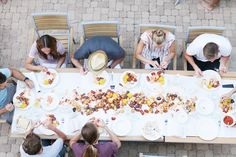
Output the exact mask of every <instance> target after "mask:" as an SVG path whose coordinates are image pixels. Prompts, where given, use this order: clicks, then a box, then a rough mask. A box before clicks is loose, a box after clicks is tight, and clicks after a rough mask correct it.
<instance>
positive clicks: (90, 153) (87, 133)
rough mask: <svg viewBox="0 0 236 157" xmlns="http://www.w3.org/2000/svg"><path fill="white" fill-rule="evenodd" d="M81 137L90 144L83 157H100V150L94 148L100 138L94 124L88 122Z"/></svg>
mask: <svg viewBox="0 0 236 157" xmlns="http://www.w3.org/2000/svg"><path fill="white" fill-rule="evenodd" d="M81 135H82V137H83V139H84V140H85V141H86V142H88V146H87V148H86V149H85V151H84V153H83V156H82V157H98V150H97V148H95V147H94V146H93V144H94V142H96V141H97V139H98V136H99V135H98V129H97V127H96V126H95V125H94V124H93V123H91V122H88V123H86V124H85V125H84V126H83V128H82V130H81Z"/></svg>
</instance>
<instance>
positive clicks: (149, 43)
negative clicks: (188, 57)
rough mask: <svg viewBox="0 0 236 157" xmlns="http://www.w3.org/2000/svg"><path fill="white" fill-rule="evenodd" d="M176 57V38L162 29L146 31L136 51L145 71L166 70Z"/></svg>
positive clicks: (136, 55)
mask: <svg viewBox="0 0 236 157" xmlns="http://www.w3.org/2000/svg"><path fill="white" fill-rule="evenodd" d="M175 55H176V50H175V36H174V35H173V34H172V33H171V32H168V31H166V30H161V29H158V30H148V31H145V32H144V33H143V34H142V35H141V37H140V41H139V43H138V46H137V48H136V51H135V57H136V58H137V59H138V60H140V61H141V63H142V65H141V67H142V68H145V69H153V68H154V69H156V68H157V69H166V68H167V67H168V65H169V63H170V62H171V60H172V59H173V58H174V56H175Z"/></svg>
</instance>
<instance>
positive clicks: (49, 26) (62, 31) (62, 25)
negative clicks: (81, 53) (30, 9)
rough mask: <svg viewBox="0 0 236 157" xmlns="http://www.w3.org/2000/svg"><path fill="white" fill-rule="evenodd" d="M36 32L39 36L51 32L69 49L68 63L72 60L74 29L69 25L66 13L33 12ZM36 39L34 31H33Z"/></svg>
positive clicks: (50, 33)
mask: <svg viewBox="0 0 236 157" xmlns="http://www.w3.org/2000/svg"><path fill="white" fill-rule="evenodd" d="M32 17H33V22H34V32H36V34H37V37H40V36H41V35H44V34H49V35H51V36H53V37H55V38H56V39H57V40H59V41H60V42H61V43H62V44H63V46H64V48H65V49H66V51H67V55H66V56H67V58H66V59H67V63H69V62H70V53H71V51H72V46H73V45H72V44H73V29H72V28H71V27H70V26H69V23H68V15H67V14H66V13H33V14H32ZM32 36H33V37H32V40H34V33H32Z"/></svg>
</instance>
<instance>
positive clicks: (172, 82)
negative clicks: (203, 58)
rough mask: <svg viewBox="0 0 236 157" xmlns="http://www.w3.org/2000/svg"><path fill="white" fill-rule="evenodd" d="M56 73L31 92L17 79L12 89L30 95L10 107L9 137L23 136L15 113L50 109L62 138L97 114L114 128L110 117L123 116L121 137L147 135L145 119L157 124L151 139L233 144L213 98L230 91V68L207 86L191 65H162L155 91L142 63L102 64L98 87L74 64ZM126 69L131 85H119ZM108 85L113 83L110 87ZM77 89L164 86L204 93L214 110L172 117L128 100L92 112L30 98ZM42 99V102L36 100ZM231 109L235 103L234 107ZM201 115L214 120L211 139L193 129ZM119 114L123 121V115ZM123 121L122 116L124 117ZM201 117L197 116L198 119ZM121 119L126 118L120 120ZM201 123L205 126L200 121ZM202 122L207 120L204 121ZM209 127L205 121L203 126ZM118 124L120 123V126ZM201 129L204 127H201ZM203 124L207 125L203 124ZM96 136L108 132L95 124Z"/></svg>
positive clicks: (235, 135) (232, 132)
mask: <svg viewBox="0 0 236 157" xmlns="http://www.w3.org/2000/svg"><path fill="white" fill-rule="evenodd" d="M56 71H57V72H58V74H59V80H58V83H57V84H56V85H55V86H54V87H53V88H43V87H40V92H37V91H36V90H35V89H31V90H30V89H27V88H26V86H25V85H24V83H23V82H21V81H18V84H17V92H16V93H19V92H21V91H22V90H25V89H27V90H29V92H30V93H31V96H32V97H33V98H32V99H33V101H31V104H30V107H27V109H21V108H17V107H16V108H15V112H14V116H13V123H12V127H11V136H12V137H23V136H24V134H25V131H22V130H21V129H19V128H17V121H18V118H19V117H25V118H27V119H30V120H32V121H37V120H42V119H43V117H45V115H47V114H54V115H55V116H56V118H57V119H58V120H59V123H60V125H59V126H58V128H59V129H61V130H62V131H63V132H65V133H66V134H67V135H68V138H71V137H72V136H73V135H74V134H75V133H76V132H77V131H80V129H81V127H82V126H83V125H84V124H85V123H86V122H87V121H88V120H89V119H90V118H91V117H96V118H101V119H103V120H104V121H105V122H106V124H107V125H108V127H109V128H110V129H112V130H116V129H119V128H117V126H116V124H117V123H116V121H119V120H120V121H122V120H124V119H125V120H127V119H128V120H129V122H130V123H128V124H129V125H130V126H122V124H119V125H120V127H129V128H130V131H129V132H128V133H126V134H125V135H121V136H119V138H120V140H121V141H148V140H147V139H146V138H144V137H143V135H142V129H143V126H144V125H145V123H147V122H150V121H153V122H154V121H155V122H157V123H158V124H159V127H160V130H161V131H160V138H158V139H155V140H154V141H155V142H174V143H222V144H223V143H224V144H226V143H227V144H235V143H236V127H226V126H225V125H224V124H223V123H222V116H223V115H224V113H223V112H222V111H221V108H220V107H219V101H220V97H221V95H222V94H224V93H226V92H228V91H230V90H231V89H230V88H222V87H221V85H222V84H236V72H228V73H226V74H224V75H223V76H221V78H222V80H221V85H220V87H219V88H217V90H208V89H205V88H202V87H201V86H200V83H199V81H200V80H201V78H197V77H195V76H194V72H193V71H179V70H175V71H172V70H166V71H165V75H164V77H165V85H163V87H162V88H161V89H160V91H156V90H155V91H152V90H151V89H150V86H148V85H147V83H146V82H145V80H146V76H147V75H148V74H149V73H150V72H151V70H143V69H106V71H107V73H108V74H109V78H108V80H107V81H108V83H107V84H106V86H102V88H101V87H99V86H98V85H94V83H93V79H92V77H93V75H92V74H87V75H81V74H80V73H79V70H78V69H75V68H65V69H64V68H61V69H56ZM126 71H132V72H134V73H135V74H137V76H138V77H137V79H138V80H137V85H136V86H134V87H132V88H125V87H124V86H123V85H122V79H123V78H122V77H123V74H124V72H126ZM22 72H23V73H24V74H25V75H26V76H27V77H29V78H32V77H34V76H35V78H36V79H35V78H34V79H33V80H34V82H35V81H38V79H39V78H40V77H39V75H40V73H34V72H30V71H27V70H25V69H22ZM111 85H114V86H115V87H112V88H111ZM75 90H76V91H77V92H78V93H79V94H83V93H85V94H86V93H89V92H90V91H91V90H93V91H99V90H100V91H106V90H112V91H115V92H117V93H125V92H127V91H128V92H130V93H132V94H134V93H143V95H145V96H147V97H148V96H152V97H154V96H155V95H156V93H158V95H160V94H162V95H165V94H166V93H168V92H171V91H174V92H176V93H180V95H182V96H183V97H184V98H185V99H188V98H189V99H190V98H193V97H197V98H203V100H204V98H207V99H210V100H211V101H212V102H214V109H213V110H214V111H212V112H211V113H209V114H204V113H200V112H199V111H198V110H197V105H198V103H196V110H195V111H193V112H190V113H187V118H188V119H187V121H186V122H184V123H181V122H180V123H179V122H177V120H176V117H175V113H174V112H173V111H167V112H160V113H157V114H154V113H144V114H141V113H140V112H134V111H133V110H131V109H130V108H129V105H127V106H125V107H124V108H123V109H122V112H121V111H120V110H119V109H117V110H108V111H107V112H104V111H103V110H98V111H95V112H93V113H92V114H89V115H86V114H84V113H81V112H77V111H74V110H73V109H72V108H71V106H70V105H67V104H64V105H62V104H59V105H57V108H55V109H53V110H47V109H45V107H44V108H42V106H41V105H39V104H37V105H36V103H35V100H37V98H39V97H42V95H52V96H56V97H57V99H58V102H61V100H62V99H65V98H70V97H71V95H72V91H75ZM42 103H43V102H42ZM234 109H235V108H234ZM204 118H206V119H210V120H212V119H213V120H215V121H216V123H217V124H218V127H217V129H218V130H217V137H216V138H214V139H211V140H205V139H202V138H200V137H199V132H201V128H199V126H201V125H198V123H199V121H200V120H199V119H201V120H203V121H204ZM125 120H124V121H125ZM125 122H126V121H125ZM200 122H202V121H200ZM126 124H127V123H126ZM203 127H206V126H203ZM207 127H208V126H207ZM209 127H210V126H209ZM121 130H122V129H121ZM203 130H204V129H203ZM205 130H207V129H205ZM35 133H37V134H39V135H40V136H41V137H42V138H48V139H54V138H56V137H57V136H56V135H55V134H53V133H51V132H50V131H48V130H47V129H45V128H43V126H41V128H40V129H39V128H38V129H35ZM100 133H101V136H100V139H101V140H109V136H108V134H107V133H106V132H105V131H104V130H102V129H101V130H100Z"/></svg>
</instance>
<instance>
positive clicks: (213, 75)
mask: <svg viewBox="0 0 236 157" xmlns="http://www.w3.org/2000/svg"><path fill="white" fill-rule="evenodd" d="M202 75H203V77H202V78H201V79H200V85H201V86H202V87H203V88H204V89H206V90H210V91H212V90H217V89H219V88H220V86H221V77H220V74H219V73H218V72H216V71H214V70H206V71H203V72H202ZM210 79H214V80H217V81H219V86H218V87H216V88H208V87H207V85H206V84H205V82H207V81H208V80H210Z"/></svg>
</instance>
